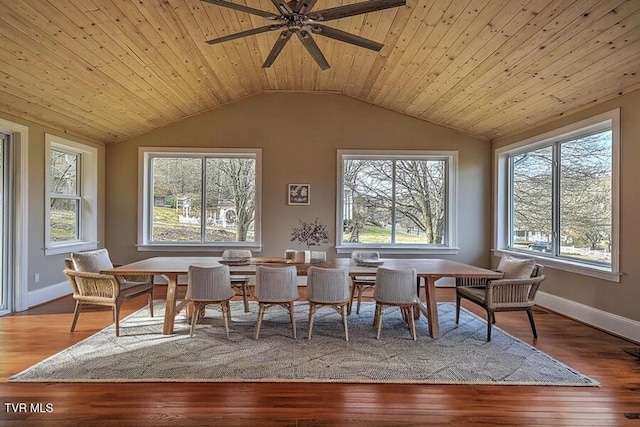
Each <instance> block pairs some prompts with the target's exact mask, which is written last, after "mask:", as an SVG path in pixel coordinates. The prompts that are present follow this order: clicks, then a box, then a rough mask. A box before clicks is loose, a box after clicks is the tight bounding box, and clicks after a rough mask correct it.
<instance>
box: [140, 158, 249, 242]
mask: <svg viewBox="0 0 640 427" xmlns="http://www.w3.org/2000/svg"><path fill="white" fill-rule="evenodd" d="M234 155H237V156H238V157H244V158H248V157H251V158H254V159H255V161H256V166H255V172H256V176H255V193H256V194H255V197H256V200H255V213H254V241H253V242H184V243H181V242H155V241H151V240H150V235H151V223H152V219H151V218H150V216H151V205H152V204H153V200H152V199H153V189H152V188H151V159H152V158H153V157H172V156H175V157H189V156H196V157H207V156H211V157H222V156H224V157H233V156H234ZM138 172H139V173H138V241H137V244H136V248H137V250H138V251H176V252H180V251H194V250H197V251H220V250H224V249H226V248H234V249H250V250H251V251H253V252H259V251H261V250H262V149H260V148H183V147H139V148H138Z"/></svg>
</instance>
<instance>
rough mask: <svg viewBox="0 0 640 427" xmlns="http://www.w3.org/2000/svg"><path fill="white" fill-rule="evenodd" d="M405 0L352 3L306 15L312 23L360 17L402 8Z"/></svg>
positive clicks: (371, 0) (373, 0) (369, 0)
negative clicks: (365, 14)
mask: <svg viewBox="0 0 640 427" xmlns="http://www.w3.org/2000/svg"><path fill="white" fill-rule="evenodd" d="M405 4H407V0H368V1H363V2H360V3H352V4H347V5H344V6H338V7H332V8H331V9H324V10H318V11H315V12H313V13H309V14H307V16H308V17H309V19H311V20H314V21H330V20H332V19H340V18H346V17H347V16H354V15H360V14H361V13H369V12H375V11H377V10H384V9H389V8H392V7H398V6H404V5H405Z"/></svg>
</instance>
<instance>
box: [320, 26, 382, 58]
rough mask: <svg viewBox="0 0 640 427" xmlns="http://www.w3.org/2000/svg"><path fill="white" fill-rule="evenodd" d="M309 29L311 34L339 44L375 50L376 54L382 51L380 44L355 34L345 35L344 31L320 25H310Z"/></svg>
mask: <svg viewBox="0 0 640 427" xmlns="http://www.w3.org/2000/svg"><path fill="white" fill-rule="evenodd" d="M310 28H311V31H312V32H313V34H318V35H320V36H325V37H329V38H332V39H335V40H340V41H341V42H346V43H351V44H354V45H356V46H360V47H364V48H366V49H371V50H375V51H376V52H379V51H380V49H382V46H384V45H383V44H382V43H378V42H376V41H373V40H369V39H365V38H364V37H360V36H356V35H355V34H351V33H347V32H346V31H342V30H338V29H337V28H331V27H325V26H324V25H320V24H314V25H311V26H310Z"/></svg>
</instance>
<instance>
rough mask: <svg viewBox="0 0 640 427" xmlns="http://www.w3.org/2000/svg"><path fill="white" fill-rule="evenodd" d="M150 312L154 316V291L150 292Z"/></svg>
mask: <svg viewBox="0 0 640 427" xmlns="http://www.w3.org/2000/svg"><path fill="white" fill-rule="evenodd" d="M149 314H150V315H151V317H153V293H149Z"/></svg>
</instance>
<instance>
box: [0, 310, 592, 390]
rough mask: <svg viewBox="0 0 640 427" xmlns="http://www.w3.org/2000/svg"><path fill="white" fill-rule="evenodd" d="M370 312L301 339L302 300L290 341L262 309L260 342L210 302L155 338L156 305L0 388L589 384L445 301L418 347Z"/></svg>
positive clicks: (236, 317)
mask: <svg viewBox="0 0 640 427" xmlns="http://www.w3.org/2000/svg"><path fill="white" fill-rule="evenodd" d="M374 307H375V306H374V304H373V303H365V304H364V305H363V307H362V308H361V310H360V314H356V313H355V306H354V311H353V313H352V314H351V315H350V316H349V319H348V321H349V342H346V341H345V340H344V334H343V330H342V323H341V322H340V317H339V316H338V314H337V313H336V312H335V311H334V310H331V309H328V308H325V309H321V310H319V311H318V312H317V313H316V319H315V322H314V327H313V337H312V339H311V341H308V340H307V339H306V337H307V332H308V318H307V316H308V312H309V306H308V304H307V303H306V302H300V303H297V304H296V310H295V312H296V323H297V329H298V339H297V340H294V339H293V338H292V337H291V328H290V323H289V316H288V312H287V311H286V310H285V309H284V308H281V307H275V308H271V309H269V310H267V311H266V314H265V319H264V321H263V325H262V328H261V331H260V339H259V340H254V339H253V332H254V329H255V323H256V313H257V304H255V303H252V304H251V312H250V313H244V311H243V308H242V303H241V302H232V307H231V312H232V323H231V326H230V336H229V338H228V339H227V338H226V337H225V335H224V327H223V322H222V319H221V313H220V311H219V309H217V308H215V306H213V305H212V306H208V307H207V311H206V316H207V317H206V318H204V319H202V322H201V323H199V324H198V325H197V326H196V332H195V334H194V337H193V338H190V337H189V324H188V322H187V318H186V315H185V312H184V311H183V312H182V313H180V314H179V315H178V316H177V317H176V326H175V334H174V335H170V336H164V335H162V334H161V331H162V315H163V305H162V304H161V303H156V307H155V309H156V310H157V311H156V313H157V315H156V317H154V318H151V317H149V314H148V311H147V310H146V309H142V310H140V311H138V312H136V313H134V314H132V315H131V316H129V317H127V318H126V319H124V320H123V321H122V322H121V326H120V334H121V336H120V337H119V338H116V337H115V332H114V326H110V327H108V328H106V329H104V330H102V331H100V332H98V333H97V334H95V335H93V336H91V337H89V338H87V339H85V340H84V341H81V342H79V343H77V344H76V345H73V346H72V347H69V348H67V349H65V350H63V351H61V352H60V353H58V354H55V355H53V356H51V357H50V358H48V359H46V360H44V361H42V362H40V363H38V364H36V365H34V366H32V367H30V368H28V369H26V370H25V371H23V372H21V373H19V374H17V375H15V376H13V377H12V378H10V379H9V381H31V382H99V381H105V382H143V381H148V382H168V381H177V382H207V381H217V382H239V381H244V382H260V381H263V382H303V381H306V382H348V383H422V384H500V385H506V384H513V385H555V386H597V385H599V384H598V383H597V382H596V381H594V380H592V379H591V378H589V377H587V376H585V375H583V374H581V373H579V372H576V371H575V370H573V369H571V368H570V367H568V366H566V365H564V364H563V363H561V362H559V361H558V360H556V359H554V358H552V357H550V356H549V355H547V354H545V353H543V352H541V351H539V350H537V349H535V348H534V347H532V346H530V345H529V344H526V343H524V342H522V341H520V340H519V339H517V338H515V337H513V336H511V335H509V334H507V333H506V332H504V331H502V330H500V329H499V328H495V329H494V331H493V336H492V340H491V342H486V341H485V338H486V323H485V321H484V320H483V319H481V318H479V317H477V316H475V315H473V314H472V313H470V312H468V311H466V310H463V311H462V312H461V314H460V325H459V326H458V327H456V326H455V305H454V304H451V303H440V304H438V310H439V314H440V322H441V333H442V337H441V338H440V339H437V340H434V339H431V338H430V337H429V335H428V329H427V327H428V325H427V323H426V321H425V320H424V317H422V318H421V320H420V321H418V323H417V325H416V327H417V334H418V341H417V342H415V341H413V340H412V339H411V335H410V333H409V330H408V328H407V327H406V326H405V325H404V323H403V321H402V317H401V315H400V312H399V310H398V309H393V308H388V309H386V310H385V314H384V318H383V328H382V333H381V336H380V340H376V338H375V329H374V328H373V326H372V319H373V312H374ZM85 315H87V314H85ZM80 321H82V319H80Z"/></svg>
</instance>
